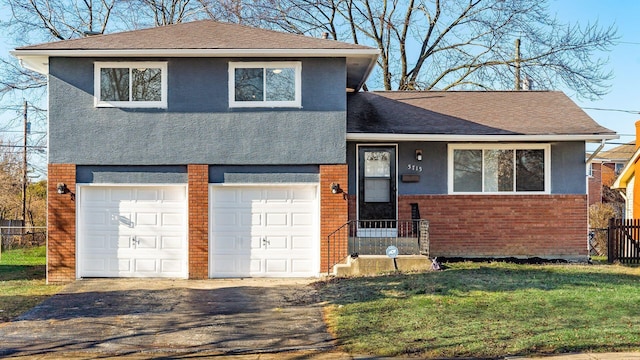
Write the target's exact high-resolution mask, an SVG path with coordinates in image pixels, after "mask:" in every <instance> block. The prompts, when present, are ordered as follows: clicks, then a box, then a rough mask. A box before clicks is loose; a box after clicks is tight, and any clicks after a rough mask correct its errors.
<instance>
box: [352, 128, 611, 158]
mask: <svg viewBox="0 0 640 360" xmlns="http://www.w3.org/2000/svg"><path fill="white" fill-rule="evenodd" d="M618 138H619V136H618V135H617V134H599V135H595V134H594V135H577V134H576V135H568V134H564V135H555V134H553V135H450V134H393V133H391V134H378V133H347V140H348V141H387V142H388V141H443V142H499V141H545V142H547V141H587V142H597V141H601V142H602V144H604V142H605V140H614V139H618ZM602 146H603V145H601V147H599V148H598V151H599V150H600V149H602ZM598 151H596V152H595V154H597V153H598Z"/></svg>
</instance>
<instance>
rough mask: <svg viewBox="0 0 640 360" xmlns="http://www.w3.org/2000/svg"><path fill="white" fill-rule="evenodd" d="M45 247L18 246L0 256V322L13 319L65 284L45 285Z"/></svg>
mask: <svg viewBox="0 0 640 360" xmlns="http://www.w3.org/2000/svg"><path fill="white" fill-rule="evenodd" d="M45 262H46V256H45V247H44V246H40V247H35V248H28V249H15V250H8V251H4V252H2V255H1V256H0V323H2V322H6V321H11V320H12V319H14V318H16V317H17V316H18V315H20V314H22V313H23V312H25V311H26V310H28V309H30V308H32V307H34V306H35V305H37V304H38V303H40V302H41V301H42V300H44V299H46V298H47V297H49V296H51V295H53V294H55V293H57V292H58V291H60V289H62V286H56V285H46V284H45Z"/></svg>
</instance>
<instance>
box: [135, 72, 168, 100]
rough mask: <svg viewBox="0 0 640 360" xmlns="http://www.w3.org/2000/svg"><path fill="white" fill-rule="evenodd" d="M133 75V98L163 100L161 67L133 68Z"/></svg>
mask: <svg viewBox="0 0 640 360" xmlns="http://www.w3.org/2000/svg"><path fill="white" fill-rule="evenodd" d="M131 75H132V77H133V82H132V84H131V92H132V94H131V100H133V101H161V100H162V71H160V69H133V70H132V71H131Z"/></svg>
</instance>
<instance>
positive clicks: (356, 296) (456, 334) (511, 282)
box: [318, 262, 640, 358]
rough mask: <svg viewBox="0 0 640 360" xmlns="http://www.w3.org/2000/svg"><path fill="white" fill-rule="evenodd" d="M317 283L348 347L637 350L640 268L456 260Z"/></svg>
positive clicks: (450, 352) (464, 351) (483, 353)
mask: <svg viewBox="0 0 640 360" xmlns="http://www.w3.org/2000/svg"><path fill="white" fill-rule="evenodd" d="M446 266H447V269H446V270H445V271H440V272H427V273H422V274H407V275H401V274H394V275H385V276H377V277H362V278H343V279H340V278H337V279H332V280H329V281H327V282H321V283H318V288H319V290H320V294H321V295H322V296H323V298H324V299H325V300H327V301H328V302H329V304H330V305H329V306H328V307H327V314H326V315H327V321H328V324H329V328H330V331H332V332H333V334H334V335H335V336H336V337H337V339H338V341H339V343H340V345H341V346H342V347H343V349H344V350H346V351H348V352H351V353H354V354H372V355H378V356H399V355H405V356H421V357H481V358H492V357H498V356H504V355H530V354H549V353H564V352H605V351H623V350H640V268H634V267H624V266H612V265H517V264H507V263H498V262H496V263H450V264H446Z"/></svg>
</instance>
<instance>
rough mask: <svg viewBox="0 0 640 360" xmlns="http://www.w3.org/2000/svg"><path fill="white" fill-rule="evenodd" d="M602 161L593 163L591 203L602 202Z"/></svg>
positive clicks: (590, 178) (589, 186)
mask: <svg viewBox="0 0 640 360" xmlns="http://www.w3.org/2000/svg"><path fill="white" fill-rule="evenodd" d="M602 168H603V166H602V163H591V176H589V184H588V186H587V188H588V189H589V205H593V204H598V203H601V202H602V184H603V182H602Z"/></svg>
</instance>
